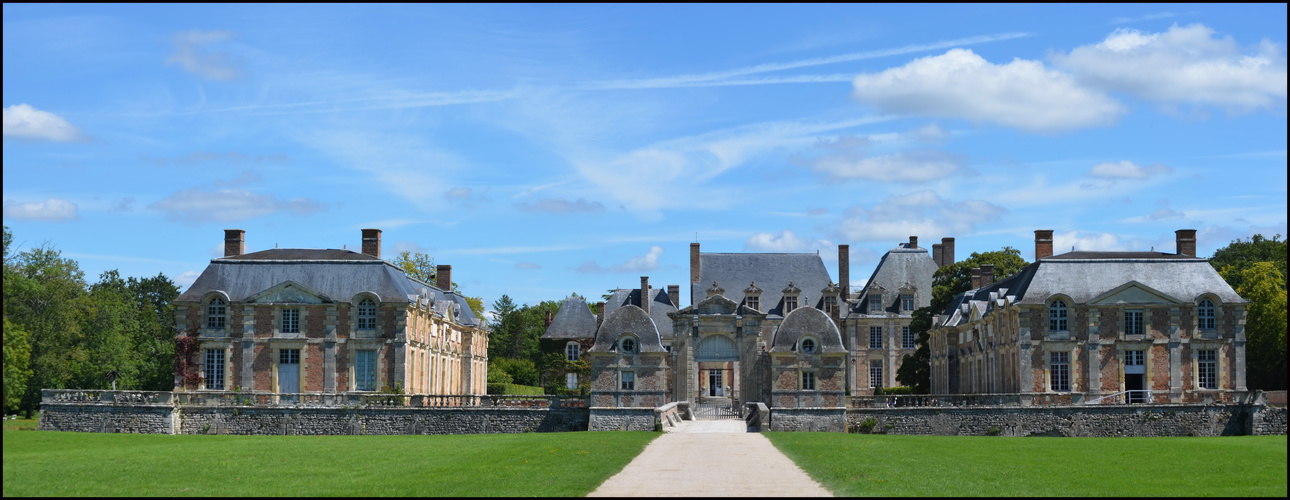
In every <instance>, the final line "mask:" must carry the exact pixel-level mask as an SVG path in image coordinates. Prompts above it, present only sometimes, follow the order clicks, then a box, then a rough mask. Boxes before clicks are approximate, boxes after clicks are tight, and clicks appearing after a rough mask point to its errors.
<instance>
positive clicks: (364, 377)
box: [354, 349, 376, 391]
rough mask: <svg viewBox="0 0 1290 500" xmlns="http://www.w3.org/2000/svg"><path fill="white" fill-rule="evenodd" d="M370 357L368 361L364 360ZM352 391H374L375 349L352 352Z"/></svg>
mask: <svg viewBox="0 0 1290 500" xmlns="http://www.w3.org/2000/svg"><path fill="white" fill-rule="evenodd" d="M365 357H370V359H366V360H365V359H364V358H365ZM354 390H355V391H375V390H376V349H356V350H355V351H354Z"/></svg>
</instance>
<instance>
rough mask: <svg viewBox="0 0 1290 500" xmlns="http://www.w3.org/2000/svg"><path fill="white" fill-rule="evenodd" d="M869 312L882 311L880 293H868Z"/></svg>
mask: <svg viewBox="0 0 1290 500" xmlns="http://www.w3.org/2000/svg"><path fill="white" fill-rule="evenodd" d="M869 312H870V313H880V312H882V294H881V293H871V294H869Z"/></svg>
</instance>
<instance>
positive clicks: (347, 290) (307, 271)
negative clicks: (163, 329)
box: [175, 248, 482, 326]
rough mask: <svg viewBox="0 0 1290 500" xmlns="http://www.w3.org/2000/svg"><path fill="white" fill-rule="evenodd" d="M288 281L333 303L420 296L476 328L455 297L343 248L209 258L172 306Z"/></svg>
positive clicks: (236, 297)
mask: <svg viewBox="0 0 1290 500" xmlns="http://www.w3.org/2000/svg"><path fill="white" fill-rule="evenodd" d="M286 281H294V282H296V283H300V284H301V285H304V286H306V287H309V288H311V289H313V290H315V291H317V292H318V293H320V294H322V295H323V296H324V298H325V299H328V300H331V301H334V302H349V301H350V300H352V299H353V298H354V296H355V295H358V294H359V293H361V292H370V293H373V294H375V295H376V296H377V297H379V298H380V299H381V302H400V303H405V304H406V303H411V302H414V301H415V300H416V299H417V297H418V296H420V295H422V294H425V295H427V296H429V297H433V298H434V303H435V304H434V305H435V309H436V310H437V311H439V312H440V314H442V313H443V312H445V311H446V308H447V307H448V305H449V304H452V305H454V309H456V310H455V311H454V314H456V315H457V320H458V322H460V323H461V324H463V325H468V326H478V325H482V322H481V321H480V319H479V318H477V317H475V313H474V311H471V310H470V304H469V303H467V302H466V299H465V298H464V297H462V296H461V295H459V294H457V293H454V292H451V291H444V290H440V289H438V288H436V287H435V286H434V285H431V284H428V283H425V282H423V281H421V280H418V279H415V278H412V277H409V276H408V275H407V274H406V273H404V272H403V270H402V269H399V268H398V267H395V266H394V265H393V264H390V263H388V262H385V261H384V260H381V259H379V258H376V257H373V256H371V255H365V254H361V253H358V252H353V251H349V250H335V249H330V250H311V249H300V248H281V249H279V248H275V249H272V250H262V251H259V252H254V253H249V254H242V255H238V256H234V257H224V258H219V259H211V263H210V265H208V266H206V269H205V270H204V271H202V274H201V275H200V276H198V277H197V279H196V280H195V281H193V284H192V286H190V287H188V290H187V291H185V292H184V293H183V294H181V295H180V296H179V298H178V299H176V300H175V302H200V301H201V300H202V297H203V296H204V295H205V294H207V293H208V292H211V291H215V290H219V291H223V292H224V293H225V294H227V295H228V298H229V300H230V301H233V302H242V301H245V300H246V298H247V297H250V296H252V295H255V294H257V293H259V292H262V291H264V290H267V289H269V288H273V287H275V286H277V285H279V284H282V283H283V282H286Z"/></svg>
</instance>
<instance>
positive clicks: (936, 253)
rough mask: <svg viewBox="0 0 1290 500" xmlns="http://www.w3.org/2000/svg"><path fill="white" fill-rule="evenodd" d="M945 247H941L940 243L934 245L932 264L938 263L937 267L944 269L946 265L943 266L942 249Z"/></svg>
mask: <svg viewBox="0 0 1290 500" xmlns="http://www.w3.org/2000/svg"><path fill="white" fill-rule="evenodd" d="M943 246H944V245H941V244H940V243H932V262H935V263H936V267H943V266H944V265H945V264H941V253H942V252H941V249H942V247H943Z"/></svg>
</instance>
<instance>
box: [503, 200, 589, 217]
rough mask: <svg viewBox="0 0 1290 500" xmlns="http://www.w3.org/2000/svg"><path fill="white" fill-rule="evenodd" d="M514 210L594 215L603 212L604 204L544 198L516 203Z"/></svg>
mask: <svg viewBox="0 0 1290 500" xmlns="http://www.w3.org/2000/svg"><path fill="white" fill-rule="evenodd" d="M515 208H517V209H519V210H520V211H523V212H551V213H562V214H577V213H595V212H604V211H605V205H604V204H602V203H600V202H598V201H593V202H588V201H587V200H584V199H582V198H578V201H569V200H566V199H563V198H544V199H541V200H537V201H534V202H532V203H516V204H515Z"/></svg>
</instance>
